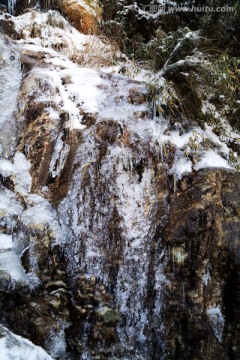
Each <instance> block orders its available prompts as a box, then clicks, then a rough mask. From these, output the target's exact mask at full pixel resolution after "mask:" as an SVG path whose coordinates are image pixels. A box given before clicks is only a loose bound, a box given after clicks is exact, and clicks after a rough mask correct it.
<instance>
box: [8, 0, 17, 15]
mask: <svg viewBox="0 0 240 360" xmlns="http://www.w3.org/2000/svg"><path fill="white" fill-rule="evenodd" d="M15 6H16V0H8V12H9V13H10V14H11V15H15Z"/></svg>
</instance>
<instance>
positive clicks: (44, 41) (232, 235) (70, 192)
mask: <svg viewBox="0 0 240 360" xmlns="http://www.w3.org/2000/svg"><path fill="white" fill-rule="evenodd" d="M1 20H2V26H3V25H4V23H6V22H7V23H8V24H9V19H6V17H5V16H4V15H2V16H1ZM10 20H11V23H12V24H11V26H12V27H11V29H12V30H14V31H12V30H11V32H10V33H9V34H8V35H9V36H12V37H13V38H14V39H15V40H14V41H13V40H11V38H10V37H8V36H3V35H2V36H1V38H0V47H1V50H2V52H1V58H0V60H1V63H0V64H1V67H0V75H1V76H0V81H1V97H2V98H3V99H6V100H5V104H6V105H4V106H3V108H2V113H1V121H0V123H1V129H2V131H3V132H4V137H3V139H1V145H2V147H1V149H0V150H1V159H0V226H1V229H0V314H1V315H0V321H1V323H2V324H3V325H4V326H7V327H8V328H10V329H11V331H13V332H14V333H16V334H19V335H21V336H23V337H25V338H27V339H29V340H31V341H32V342H34V344H36V345H40V346H42V347H43V348H44V349H45V350H46V351H47V352H48V353H49V354H50V355H51V357H52V358H54V359H61V360H64V359H76V360H77V359H81V360H86V359H87V360H97V359H100V360H106V359H109V360H110V359H111V360H112V359H114V360H115V359H121V360H130V359H131V360H137V359H138V360H159V359H163V360H168V359H169V360H170V359H179V360H183V359H215V358H216V357H218V358H219V359H221V360H232V359H233V360H237V359H239V357H240V347H239V341H238V340H239V335H240V334H239V331H240V322H239V318H240V317H239V301H240V294H239V289H240V274H239V261H240V259H239V257H240V243H239V233H240V203H239V190H240V182H239V177H240V176H239V173H238V172H237V171H235V170H234V168H233V166H230V165H231V163H230V160H229V159H228V158H227V155H226V153H227V152H226V147H227V145H226V144H225V143H223V142H221V141H220V139H219V138H218V137H217V136H216V134H214V133H213V132H212V131H211V129H210V128H209V127H206V131H205V133H204V138H201V136H203V129H202V128H200V127H199V126H198V125H197V124H196V123H194V124H191V123H189V122H187V121H186V119H185V121H186V123H187V126H186V128H185V127H184V121H183V122H182V124H181V125H182V126H179V127H177V125H175V127H173V124H172V122H171V121H170V120H169V119H168V118H167V117H164V115H163V114H161V112H160V110H159V111H158V112H157V111H156V108H155V107H156V104H155V103H154V101H153V102H152V100H153V99H152V98H151V97H150V95H149V89H148V87H147V86H146V84H145V83H144V82H142V81H141V80H139V78H137V77H136V76H135V75H132V76H131V77H127V76H123V75H122V74H121V71H120V72H114V70H113V68H112V67H111V68H109V69H106V68H103V69H101V68H100V69H99V66H100V65H101V61H103V59H104V61H105V58H106V57H109V58H111V57H113V55H112V52H111V48H110V47H108V48H107V46H106V45H105V44H102V42H101V41H100V40H99V39H97V38H96V37H93V36H85V35H83V34H79V33H78V32H77V31H76V30H75V29H73V28H71V27H70V26H69V24H67V23H66V21H65V20H64V18H62V17H61V16H60V15H59V14H58V13H56V12H52V11H50V12H48V13H44V14H39V13H37V12H32V13H27V14H24V15H23V16H20V17H18V18H11V19H10ZM6 28H7V26H5V29H6ZM6 31H7V30H6ZM49 39H50V40H49ZM91 43H94V44H95V45H94V49H95V51H96V49H97V50H98V52H95V53H94V52H93V51H91V53H90V55H91V56H89V54H88V52H87V50H86V48H88V47H89V46H90V45H89V44H91ZM96 45H97V46H96ZM93 58H96V59H97V60H98V61H97V62H95V61H93ZM76 59H77V60H76ZM74 61H75V62H74ZM86 63H87V64H88V66H89V67H90V66H91V68H89V67H86ZM93 63H94V64H96V63H97V66H98V68H96V65H94V66H95V67H94V66H93V65H92V64H93ZM113 64H114V61H113ZM103 65H105V63H103ZM123 65H124V66H125V65H126V64H123ZM84 66H85V67H84ZM126 68H127V65H126ZM10 69H12V70H11V71H10ZM121 69H123V67H122V68H121ZM130 70H131V68H130ZM130 70H129V71H130ZM6 73H7V74H8V76H4V74H6ZM162 84H163V87H164V86H165V85H164V82H162ZM166 91H167V90H166ZM165 96H168V94H165ZM163 98H164V95H163ZM162 101H163V99H162ZM199 101H200V100H199ZM9 102H10V103H11V104H12V106H8V104H9ZM227 129H228V128H227ZM13 130H14V131H13ZM231 131H232V130H231ZM10 135H11V136H10ZM235 135H236V136H238V134H235ZM232 136H234V133H233V131H232ZM4 139H8V141H4ZM201 139H202V140H201ZM224 151H225V152H224ZM224 156H225V157H224ZM212 159H213V160H212ZM216 161H218V163H219V164H220V166H219V167H217V166H216V165H217V164H216ZM206 164H207V165H206ZM4 331H6V330H4ZM0 332H1V329H0ZM0 336H1V335H0ZM4 336H5V335H4ZM47 358H48V357H46V359H47ZM44 359H45V358H44Z"/></svg>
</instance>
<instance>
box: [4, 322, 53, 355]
mask: <svg viewBox="0 0 240 360" xmlns="http://www.w3.org/2000/svg"><path fill="white" fill-rule="evenodd" d="M0 357H1V360H26V359H27V360H53V359H52V358H51V356H49V355H48V354H47V353H46V351H44V350H43V349H42V348H41V347H39V346H36V345H34V344H33V343H32V342H31V341H29V340H27V339H24V338H22V337H21V336H18V335H15V334H13V333H11V332H10V331H9V330H8V329H6V328H5V327H3V326H2V325H0Z"/></svg>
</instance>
